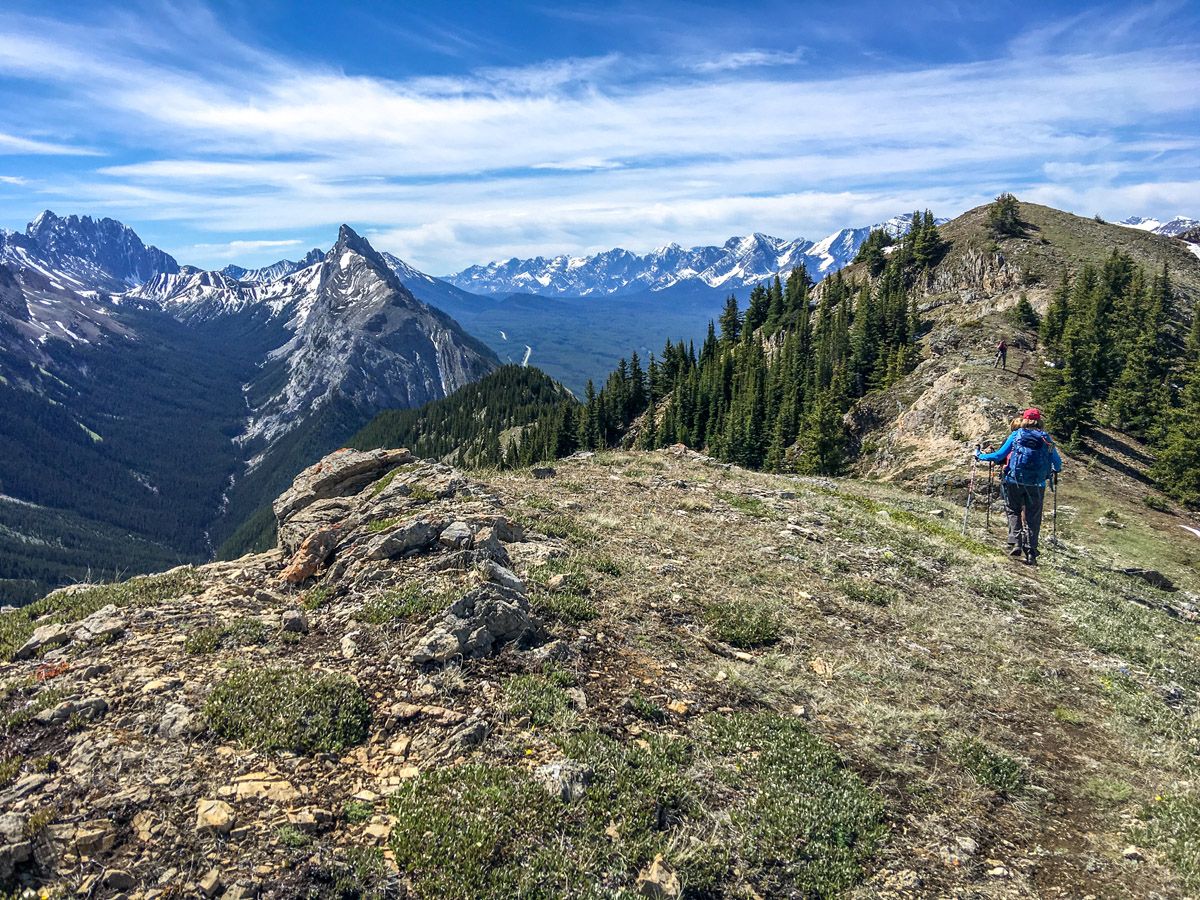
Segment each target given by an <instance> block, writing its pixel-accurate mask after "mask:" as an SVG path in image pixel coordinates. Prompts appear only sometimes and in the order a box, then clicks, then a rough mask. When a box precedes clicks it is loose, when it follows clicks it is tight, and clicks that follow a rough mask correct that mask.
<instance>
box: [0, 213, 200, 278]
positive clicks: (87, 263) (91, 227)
mask: <svg viewBox="0 0 1200 900" xmlns="http://www.w3.org/2000/svg"><path fill="white" fill-rule="evenodd" d="M10 240H11V242H12V243H13V244H14V245H16V246H23V247H25V248H26V249H28V250H29V251H32V252H34V253H36V254H37V256H39V257H40V258H41V259H42V260H45V261H46V262H47V263H49V265H50V267H51V268H53V269H54V270H55V271H56V272H60V273H62V274H64V275H66V276H67V277H69V278H71V279H73V280H74V282H75V286H76V287H79V288H88V289H99V290H108V291H120V290H125V289H126V288H129V287H132V286H134V285H138V284H141V283H142V282H143V281H147V280H149V279H151V278H153V277H154V276H155V275H158V274H160V273H162V272H178V271H179V264H178V263H177V262H175V260H174V259H173V258H172V257H171V256H170V255H169V254H166V253H164V252H163V251H161V250H159V249H158V248H157V247H148V246H146V245H145V244H144V243H142V239H141V238H139V237H138V236H137V233H136V232H135V231H134V230H133V229H132V228H128V227H126V226H125V225H122V224H121V223H120V222H117V221H116V220H114V219H107V218H106V219H93V218H92V217H91V216H75V215H71V216H65V217H63V216H56V215H55V214H54V213H52V212H50V210H46V211H45V212H43V213H42V214H41V215H39V216H38V217H37V218H36V219H34V220H33V221H32V222H30V223H29V225H28V226H26V228H25V234H24V235H23V236H22V235H13V236H12V237H11V238H10Z"/></svg>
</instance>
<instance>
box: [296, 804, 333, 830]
mask: <svg viewBox="0 0 1200 900" xmlns="http://www.w3.org/2000/svg"><path fill="white" fill-rule="evenodd" d="M287 819H288V824H289V825H291V826H293V827H294V828H298V829H299V830H300V831H303V832H307V833H311V832H314V831H320V830H321V829H323V828H325V827H326V826H328V825H329V824H330V823H332V822H333V814H332V813H330V812H329V810H327V809H316V808H309V809H299V810H296V811H295V812H290V813H288V814H287Z"/></svg>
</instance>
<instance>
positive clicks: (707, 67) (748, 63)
mask: <svg viewBox="0 0 1200 900" xmlns="http://www.w3.org/2000/svg"><path fill="white" fill-rule="evenodd" d="M802 59H804V49H803V48H800V47H798V48H796V49H795V50H792V51H782V50H743V51H741V52H737V53H721V54H718V55H716V56H714V57H712V58H711V59H705V60H701V61H700V62H698V63H695V64H694V65H693V67H692V68H694V69H695V70H696V71H697V72H732V71H735V70H737V69H749V68H755V67H759V66H790V65H793V64H795V63H798V62H800V61H801V60H802Z"/></svg>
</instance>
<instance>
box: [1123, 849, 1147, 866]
mask: <svg viewBox="0 0 1200 900" xmlns="http://www.w3.org/2000/svg"><path fill="white" fill-rule="evenodd" d="M1121 855H1122V856H1123V857H1125V859H1127V860H1129V861H1131V862H1141V861H1142V860H1144V859H1145V858H1146V855H1145V854H1144V853H1142V850H1141V848H1140V847H1135V846H1132V845H1131V846H1129V847H1126V848H1125V849H1124V850H1122V851H1121Z"/></svg>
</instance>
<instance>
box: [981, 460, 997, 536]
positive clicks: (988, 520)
mask: <svg viewBox="0 0 1200 900" xmlns="http://www.w3.org/2000/svg"><path fill="white" fill-rule="evenodd" d="M994 468H995V463H988V492H987V512H986V513H985V514H984V516H983V527H984V529H985V530H986V531H991V530H992V470H993V469H994Z"/></svg>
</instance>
